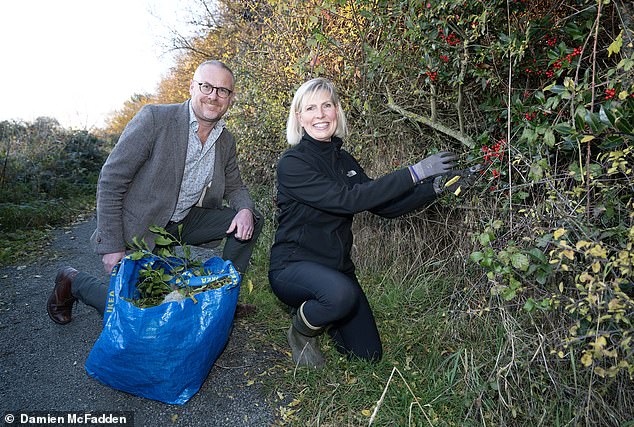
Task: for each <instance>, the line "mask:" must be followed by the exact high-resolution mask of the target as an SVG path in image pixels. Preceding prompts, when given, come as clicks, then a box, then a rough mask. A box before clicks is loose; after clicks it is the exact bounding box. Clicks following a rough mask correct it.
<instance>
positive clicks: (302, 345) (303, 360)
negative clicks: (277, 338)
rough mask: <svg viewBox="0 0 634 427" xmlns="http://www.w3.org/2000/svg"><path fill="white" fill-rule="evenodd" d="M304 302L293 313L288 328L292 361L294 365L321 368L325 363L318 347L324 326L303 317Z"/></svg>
mask: <svg viewBox="0 0 634 427" xmlns="http://www.w3.org/2000/svg"><path fill="white" fill-rule="evenodd" d="M304 304H306V303H304ZM304 304H302V305H301V306H300V307H299V310H297V312H296V313H294V314H293V320H292V322H291V327H290V328H289V330H288V344H289V345H290V346H291V351H292V353H293V362H295V364H296V365H300V366H308V367H311V368H321V367H322V366H324V364H325V363H326V360H325V359H324V355H323V354H322V353H321V350H320V348H319V335H321V333H322V332H323V331H324V328H323V327H316V326H313V325H311V324H310V323H308V321H307V320H306V318H305V317H304V311H303V308H304Z"/></svg>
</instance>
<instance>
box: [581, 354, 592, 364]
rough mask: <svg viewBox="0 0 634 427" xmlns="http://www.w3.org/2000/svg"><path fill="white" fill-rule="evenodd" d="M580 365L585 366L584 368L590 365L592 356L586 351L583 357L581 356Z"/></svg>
mask: <svg viewBox="0 0 634 427" xmlns="http://www.w3.org/2000/svg"><path fill="white" fill-rule="evenodd" d="M581 363H582V364H583V366H585V367H586V368H587V367H588V366H590V365H592V354H591V353H590V352H588V351H586V352H585V353H584V354H583V356H581Z"/></svg>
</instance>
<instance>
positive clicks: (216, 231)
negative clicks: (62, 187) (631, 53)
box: [47, 60, 263, 324]
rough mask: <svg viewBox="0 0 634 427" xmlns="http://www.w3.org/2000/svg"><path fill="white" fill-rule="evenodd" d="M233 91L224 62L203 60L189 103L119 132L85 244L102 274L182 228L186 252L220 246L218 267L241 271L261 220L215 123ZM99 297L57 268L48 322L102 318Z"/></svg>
mask: <svg viewBox="0 0 634 427" xmlns="http://www.w3.org/2000/svg"><path fill="white" fill-rule="evenodd" d="M234 83H235V80H234V75H233V72H232V71H231V69H229V68H228V67H227V66H226V65H225V64H224V63H222V62H220V61H214V60H212V61H205V62H203V63H202V64H200V66H199V67H198V68H197V69H196V72H195V73H194V76H193V79H192V81H191V83H190V86H189V93H190V95H191V98H190V99H189V100H187V101H185V102H184V103H182V104H169V105H146V106H144V107H143V108H142V109H141V110H140V111H139V112H138V113H137V115H136V116H135V117H133V118H132V120H130V123H128V125H127V126H126V128H125V129H124V131H123V133H122V134H121V137H120V138H119V141H118V142H117V144H116V145H115V147H114V149H113V150H112V153H111V154H110V156H109V157H108V159H107V160H106V162H105V164H104V165H103V168H102V170H101V174H100V176H99V183H98V186H97V229H96V230H95V233H94V234H93V236H92V241H93V243H94V246H95V250H96V252H97V253H98V254H100V255H101V256H102V258H101V260H102V263H103V266H104V269H105V271H106V273H107V274H110V272H111V271H112V268H113V267H114V266H115V265H116V264H117V263H118V262H119V261H121V259H122V258H123V257H124V256H125V254H126V247H127V245H128V244H129V243H131V242H132V239H133V238H134V237H137V238H138V239H139V240H141V239H143V240H145V242H147V243H148V245H149V246H150V248H153V247H154V239H155V238H156V235H154V234H153V233H151V232H150V231H149V227H150V226H152V225H157V226H160V227H164V228H165V229H166V230H167V231H168V232H170V233H172V234H173V235H176V236H178V228H179V226H181V225H182V234H181V240H182V241H183V242H184V243H186V244H188V245H200V244H204V243H207V242H211V241H217V240H220V239H226V240H225V245H224V249H223V258H224V259H228V260H231V261H232V262H233V264H234V265H235V267H236V269H237V270H238V271H239V272H240V273H241V274H244V273H245V272H246V270H247V267H248V264H249V259H250V257H251V253H252V251H253V248H254V246H255V243H256V240H257V238H258V236H259V234H260V231H261V229H262V222H263V221H262V219H261V218H262V217H261V215H260V214H259V213H258V212H257V211H256V210H255V207H254V203H253V200H252V199H251V197H250V195H249V193H248V190H247V188H246V186H245V185H244V184H243V182H242V178H241V177H240V171H239V169H238V164H237V156H236V145H235V140H234V138H233V136H232V135H231V133H230V132H229V131H228V130H227V129H226V128H225V123H224V120H223V119H222V118H223V116H224V115H225V113H226V112H227V110H228V109H229V107H230V106H231V103H232V101H233V98H234ZM223 200H226V201H227V203H228V205H229V206H228V207H226V206H223ZM107 290H108V285H107V284H104V283H101V281H99V280H97V279H96V278H94V277H92V276H90V275H88V274H86V273H83V272H78V271H77V270H75V269H74V268H72V267H66V268H63V269H61V270H60V271H59V272H58V274H57V277H56V279H55V287H54V289H53V292H52V293H51V295H50V297H49V299H48V302H47V311H48V314H49V316H50V317H51V319H52V320H53V321H54V322H56V323H59V324H66V323H69V322H70V321H71V318H72V317H71V315H72V313H71V311H72V307H73V304H74V302H75V301H76V300H80V301H82V302H84V303H85V304H88V305H90V306H92V307H94V308H96V309H97V311H99V312H100V313H101V314H103V312H104V309H105V304H106V294H107ZM240 308H245V307H239V309H240ZM253 309H254V307H252V306H250V307H246V311H252V310H253ZM237 314H238V313H237Z"/></svg>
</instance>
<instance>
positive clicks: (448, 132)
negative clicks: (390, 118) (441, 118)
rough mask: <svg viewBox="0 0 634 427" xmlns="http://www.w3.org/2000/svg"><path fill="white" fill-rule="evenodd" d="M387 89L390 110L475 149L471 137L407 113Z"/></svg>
mask: <svg viewBox="0 0 634 427" xmlns="http://www.w3.org/2000/svg"><path fill="white" fill-rule="evenodd" d="M385 89H386V93H387V107H388V108H389V109H390V110H392V111H395V112H397V113H399V114H400V115H402V116H403V117H405V118H407V119H410V120H413V121H415V122H418V123H422V124H424V125H425V126H429V127H430V128H432V129H434V130H437V131H438V132H441V133H444V134H445V135H447V136H450V137H452V138H454V139H456V140H458V141H460V142H461V143H463V144H464V145H466V146H467V147H468V148H473V147H475V142H474V141H473V139H471V137H470V136H468V135H465V134H462V133H460V132H458V131H455V130H453V129H451V128H449V127H447V126H445V125H443V124H442V123H438V122H434V121H432V120H430V119H428V118H427V117H423V116H420V115H418V114H416V113H412V112H411V111H407V110H406V109H405V108H403V107H401V106H399V105H397V104H395V103H394V99H393V98H392V94H391V93H390V89H389V88H387V87H386V88H385Z"/></svg>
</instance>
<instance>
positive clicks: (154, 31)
mask: <svg viewBox="0 0 634 427" xmlns="http://www.w3.org/2000/svg"><path fill="white" fill-rule="evenodd" d="M193 1H195V0H188V1H183V0H7V1H2V3H0V121H3V120H16V121H20V120H22V121H27V122H32V121H33V120H35V119H36V118H37V117H40V116H46V117H52V118H55V119H57V120H58V121H59V123H60V124H61V125H62V126H64V127H66V128H73V129H94V128H98V127H102V126H103V125H104V123H105V119H106V118H107V117H108V115H109V114H111V113H112V112H114V111H116V110H118V109H120V108H121V107H122V106H123V103H124V102H125V101H127V100H128V99H130V97H131V96H132V95H134V94H139V93H154V92H155V91H156V88H157V87H158V83H159V81H160V80H161V77H162V76H164V75H166V74H167V72H168V71H169V69H170V67H171V66H172V65H173V56H172V53H170V52H169V49H168V47H167V46H169V41H170V35H171V33H172V31H173V30H177V31H179V32H180V33H181V34H185V35H187V34H191V27H190V26H189V25H187V20H188V19H189V18H190V17H191V11H190V7H191V4H193V3H192V2H193ZM188 4H189V5H190V6H188Z"/></svg>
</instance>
